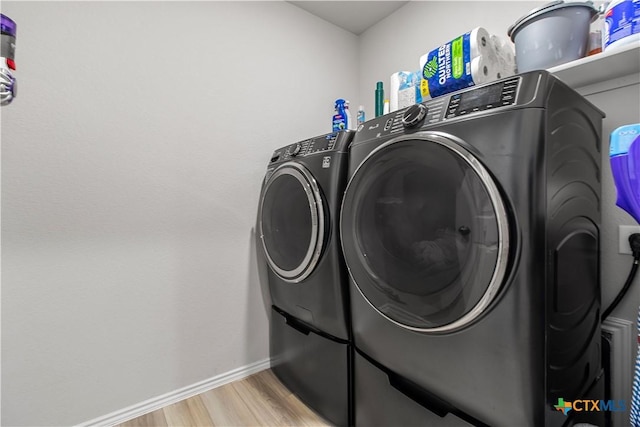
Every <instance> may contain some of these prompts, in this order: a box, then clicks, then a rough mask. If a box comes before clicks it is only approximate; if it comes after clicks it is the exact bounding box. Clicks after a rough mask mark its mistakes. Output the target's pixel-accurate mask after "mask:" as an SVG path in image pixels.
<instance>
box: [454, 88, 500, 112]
mask: <svg viewBox="0 0 640 427" xmlns="http://www.w3.org/2000/svg"><path fill="white" fill-rule="evenodd" d="M501 98H502V85H501V84H497V85H491V86H487V87H483V88H479V89H474V90H470V91H468V92H464V93H462V94H461V95H460V104H459V106H458V108H459V110H460V111H466V110H472V109H474V108H477V107H484V106H485V105H488V104H495V103H497V102H500V100H501Z"/></svg>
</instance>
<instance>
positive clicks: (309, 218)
mask: <svg viewBox="0 0 640 427" xmlns="http://www.w3.org/2000/svg"><path fill="white" fill-rule="evenodd" d="M353 135H354V132H353V131H341V132H335V133H330V134H326V135H320V136H317V137H314V138H309V139H306V140H304V141H300V142H296V143H293V144H289V145H286V146H284V147H282V148H279V149H277V150H275V151H274V152H273V155H272V156H271V159H270V161H269V163H268V166H267V173H266V176H265V178H264V181H263V185H262V191H261V195H260V201H259V209H258V224H257V228H258V233H257V235H258V236H259V239H258V240H259V241H258V242H257V248H258V251H260V253H259V254H258V255H259V258H260V259H264V260H265V261H266V263H267V264H268V267H269V268H268V269H267V275H266V281H267V282H268V287H269V291H270V295H271V302H272V311H271V324H270V353H271V360H272V369H273V371H274V373H275V374H276V376H277V377H278V378H279V379H280V380H281V381H282V382H283V383H284V384H285V385H286V386H287V387H288V388H289V389H290V390H291V391H293V392H294V393H295V394H296V395H298V397H300V398H301V399H302V400H303V401H304V402H305V403H307V405H309V406H310V407H311V408H313V409H314V410H316V411H317V412H318V413H319V414H320V415H322V416H324V417H325V418H326V419H327V420H329V421H331V422H332V423H334V424H337V425H348V424H349V419H350V412H349V411H350V408H351V405H350V402H351V381H350V378H351V357H352V355H351V345H350V339H351V336H350V334H351V329H350V322H349V303H348V279H347V273H346V269H345V266H344V261H343V258H342V253H341V248H340V243H339V228H338V219H339V209H340V204H341V201H342V195H343V193H344V188H345V186H346V178H347V176H346V174H347V166H348V163H347V156H348V147H349V144H350V142H351V140H352V137H353Z"/></svg>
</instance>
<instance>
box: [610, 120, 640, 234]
mask: <svg viewBox="0 0 640 427" xmlns="http://www.w3.org/2000/svg"><path fill="white" fill-rule="evenodd" d="M609 158H610V161H611V173H612V174H613V180H614V183H615V185H616V189H617V191H618V199H617V200H616V205H618V206H619V207H621V208H622V209H624V210H625V211H627V212H628V213H629V215H631V216H632V217H633V218H635V220H636V221H637V222H638V223H640V124H635V125H628V126H622V127H619V128H618V129H616V130H614V131H613V132H611V144H610V149H609Z"/></svg>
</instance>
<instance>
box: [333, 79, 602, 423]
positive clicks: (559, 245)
mask: <svg viewBox="0 0 640 427" xmlns="http://www.w3.org/2000/svg"><path fill="white" fill-rule="evenodd" d="M603 117H604V114H603V113H602V112H601V111H600V110H598V109H597V108H596V107H594V106H593V105H592V104H590V103H589V102H588V101H586V100H585V99H584V98H583V97H581V96H580V95H579V94H577V93H576V92H574V91H573V90H572V89H570V88H569V87H568V86H566V85H565V84H563V83H562V82H561V81H559V80H558V79H556V78H555V77H553V76H552V75H550V74H549V73H547V72H544V71H537V72H530V73H527V74H522V75H518V76H514V77H511V78H507V79H503V80H499V81H497V82H494V83H491V84H486V85H482V86H476V87H474V88H469V89H465V90H462V91H458V92H454V93H452V94H449V95H447V96H443V97H439V98H436V99H433V100H430V101H427V102H425V103H423V104H416V105H413V106H411V107H409V108H407V109H405V110H402V111H398V112H395V113H392V114H389V115H385V116H382V117H379V118H376V119H374V120H371V121H369V122H366V123H365V124H364V125H363V126H361V127H360V128H359V129H358V132H357V134H356V136H355V137H354V141H353V143H352V145H351V148H350V160H349V177H350V179H349V183H348V186H347V189H346V191H345V195H344V200H343V206H342V212H341V238H342V245H343V252H344V257H345V261H346V264H347V267H348V271H349V275H350V283H351V285H350V290H351V307H352V312H351V313H352V326H353V340H354V345H355V347H356V350H357V355H356V357H355V422H356V424H357V425H362V426H375V425H393V424H402V425H435V426H440V425H466V424H467V423H468V424H472V425H490V426H536V427H537V426H543V425H548V426H560V425H563V424H565V423H567V422H568V421H569V422H570V418H568V417H567V416H566V415H565V412H568V411H563V410H558V409H559V408H558V407H559V406H560V407H562V408H560V409H566V408H565V407H564V406H563V405H564V403H566V402H572V401H574V400H577V399H583V398H586V397H588V396H589V397H592V396H597V395H598V390H600V387H601V386H600V384H601V383H602V382H601V381H600V379H601V373H602V369H601V355H600V353H601V349H600V278H599V275H600V271H599V255H598V252H599V228H600V193H601V183H600V175H601V170H600V164H601V124H602V118H603ZM576 413H577V411H573V414H571V413H569V415H570V416H573V415H575V414H576ZM592 415H597V414H595V413H594V414H592ZM576 419H577V418H576ZM598 420H599V418H598Z"/></svg>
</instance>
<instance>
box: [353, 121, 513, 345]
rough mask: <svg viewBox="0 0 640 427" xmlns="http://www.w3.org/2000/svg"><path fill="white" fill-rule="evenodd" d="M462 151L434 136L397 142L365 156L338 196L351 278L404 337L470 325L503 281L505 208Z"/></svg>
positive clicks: (407, 137) (457, 145) (476, 165)
mask: <svg viewBox="0 0 640 427" xmlns="http://www.w3.org/2000/svg"><path fill="white" fill-rule="evenodd" d="M463 145H464V143H463V142H462V141H460V140H457V139H456V138H454V137H451V136H447V135H446V134H442V133H437V132H422V133H416V134H412V135H405V136H401V137H399V138H396V139H394V140H391V141H389V142H387V143H385V144H383V145H382V146H380V147H378V148H377V149H376V150H374V151H373V152H371V153H370V154H369V156H368V157H367V158H366V159H365V160H364V161H363V162H362V163H361V164H360V166H359V167H358V168H357V170H356V171H355V173H354V175H353V177H352V178H351V180H350V182H349V185H348V187H347V190H346V192H345V197H344V200H343V206H342V214H341V215H342V217H341V235H342V245H343V251H344V256H345V260H346V263H347V266H348V267H349V273H350V274H351V278H352V280H353V282H354V283H355V285H356V287H357V288H358V290H359V291H360V293H361V294H362V296H363V297H364V298H365V299H366V300H367V301H368V302H369V303H370V304H371V306H372V307H373V308H374V309H375V310H377V311H378V312H379V313H380V314H381V315H382V316H384V317H386V318H387V319H388V320H390V321H392V322H394V323H396V324H398V325H400V326H402V327H405V328H408V329H412V330H418V331H425V332H446V331H451V330H454V329H458V328H461V327H463V326H465V325H467V324H469V323H470V322H473V321H474V320H475V319H477V318H478V317H479V316H480V315H481V314H482V313H483V312H484V311H485V310H486V308H487V307H488V306H489V304H490V303H491V301H492V300H493V299H494V298H495V296H496V295H497V293H498V290H499V289H500V286H501V284H502V281H503V278H504V275H505V272H506V267H507V258H508V247H509V236H508V223H507V214H506V209H505V206H504V204H503V201H502V199H501V196H500V192H499V191H498V188H497V186H496V184H495V183H494V181H493V179H492V177H491V175H490V174H489V173H488V171H487V170H486V169H485V168H484V166H483V165H482V164H481V163H480V162H479V161H478V160H477V159H476V158H475V157H474V156H473V155H472V154H471V153H470V152H469V151H468V150H467V149H465V148H464V147H463Z"/></svg>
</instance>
